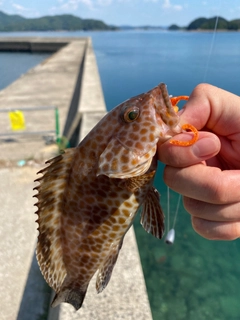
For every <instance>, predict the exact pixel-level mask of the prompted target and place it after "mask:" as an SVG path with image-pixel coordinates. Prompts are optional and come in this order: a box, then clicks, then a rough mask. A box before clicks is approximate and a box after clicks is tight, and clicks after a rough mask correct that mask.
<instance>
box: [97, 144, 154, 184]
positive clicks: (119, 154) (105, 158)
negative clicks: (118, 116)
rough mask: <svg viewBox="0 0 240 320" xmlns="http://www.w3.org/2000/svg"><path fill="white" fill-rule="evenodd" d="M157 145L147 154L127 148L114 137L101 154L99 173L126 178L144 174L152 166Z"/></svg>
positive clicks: (110, 176)
mask: <svg viewBox="0 0 240 320" xmlns="http://www.w3.org/2000/svg"><path fill="white" fill-rule="evenodd" d="M155 153H156V145H155V146H154V147H153V148H151V149H150V150H149V151H148V152H146V153H145V154H143V155H142V154H141V153H137V152H133V151H132V150H131V149H127V148H125V147H124V146H123V145H122V144H121V142H120V141H119V140H118V139H117V138H112V139H111V141H110V142H109V143H108V145H107V147H106V148H105V150H104V151H103V153H102V154H101V156H100V158H99V163H98V172H97V174H98V175H101V174H104V175H106V176H108V177H109V178H120V179H126V178H131V177H136V176H139V175H142V174H144V173H145V172H146V171H147V170H148V169H149V167H150V165H151V162H152V157H153V156H154V155H155Z"/></svg>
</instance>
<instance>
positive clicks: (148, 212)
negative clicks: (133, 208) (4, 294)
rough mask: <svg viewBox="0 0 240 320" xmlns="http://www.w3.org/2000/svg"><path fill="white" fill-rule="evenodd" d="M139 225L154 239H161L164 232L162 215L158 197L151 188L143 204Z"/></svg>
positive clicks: (155, 191) (156, 192) (155, 190)
mask: <svg viewBox="0 0 240 320" xmlns="http://www.w3.org/2000/svg"><path fill="white" fill-rule="evenodd" d="M140 222H141V224H142V226H143V228H144V229H145V230H146V231H147V232H148V233H151V234H152V235H153V236H154V237H156V238H158V239H161V238H162V236H163V232H164V214H163V211H162V208H161V205H160V195H159V193H158V191H157V189H155V188H154V187H151V188H150V190H149V192H148V194H147V196H146V200H145V201H144V203H143V207H142V214H141V221H140Z"/></svg>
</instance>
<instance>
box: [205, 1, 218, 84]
mask: <svg viewBox="0 0 240 320" xmlns="http://www.w3.org/2000/svg"><path fill="white" fill-rule="evenodd" d="M219 7H221V1H220V5H219ZM218 19H219V15H217V16H216V21H215V26H214V29H213V35H212V41H211V45H210V49H209V53H208V59H207V63H206V68H205V74H204V77H203V82H206V79H207V75H208V70H209V63H210V59H211V56H212V51H213V46H214V43H215V37H216V33H217V26H218Z"/></svg>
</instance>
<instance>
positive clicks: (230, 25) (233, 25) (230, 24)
mask: <svg viewBox="0 0 240 320" xmlns="http://www.w3.org/2000/svg"><path fill="white" fill-rule="evenodd" d="M216 19H217V17H213V18H209V19H207V18H198V19H195V20H193V21H192V22H191V23H190V24H189V25H188V26H187V27H179V26H178V25H176V24H173V25H171V26H169V27H168V30H170V31H174V30H186V31H194V30H199V31H201V30H202V31H204V30H213V29H214V27H215V23H216ZM217 30H229V31H237V30H240V19H235V20H231V21H227V20H226V19H224V18H222V17H219V18H218V24H217Z"/></svg>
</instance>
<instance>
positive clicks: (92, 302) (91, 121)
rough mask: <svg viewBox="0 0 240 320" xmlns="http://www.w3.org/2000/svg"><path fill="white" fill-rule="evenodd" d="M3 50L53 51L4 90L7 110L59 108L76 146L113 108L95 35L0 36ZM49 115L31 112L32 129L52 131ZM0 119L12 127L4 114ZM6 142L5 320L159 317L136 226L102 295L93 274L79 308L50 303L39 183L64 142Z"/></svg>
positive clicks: (0, 267) (2, 179)
mask: <svg viewBox="0 0 240 320" xmlns="http://www.w3.org/2000/svg"><path fill="white" fill-rule="evenodd" d="M0 50H5V51H9V50H12V51H16V50H18V51H33V52H34V51H45V52H46V51H48V52H54V53H53V54H51V55H50V57H49V58H48V59H46V60H45V61H43V62H42V63H41V64H39V65H38V66H36V67H35V68H33V69H31V70H29V71H28V72H27V73H26V74H25V75H23V76H22V77H21V78H19V79H17V80H16V81H15V82H13V83H12V84H11V85H10V86H8V87H7V88H5V89H4V90H2V91H0V109H4V108H5V109H9V108H11V109H18V110H21V107H24V108H32V107H41V106H49V105H51V106H55V107H57V108H58V110H59V114H60V128H61V133H62V135H64V136H65V137H66V138H67V139H68V140H69V141H70V142H71V143H72V144H73V143H74V142H77V141H78V140H80V139H82V138H83V137H84V136H85V135H86V134H87V133H88V131H89V130H90V129H91V128H92V127H93V126H94V125H95V124H96V123H97V122H98V121H99V120H100V119H101V117H102V116H103V115H104V114H105V113H106V107H105V102H104V96H103V92H102V88H101V82H100V77H99V74H98V68H97V63H96V59H95V55H94V51H93V48H92V43H91V39H89V38H80V39H78V38H76V39H74V38H64V39H61V38H59V39H49V38H47V39H45V38H42V39H41V38H17V39H4V38H2V39H1V38H0ZM89 113H91V116H89ZM47 118H48V121H46V113H45V112H43V113H42V114H41V112H39V113H38V114H37V115H35V114H34V113H29V116H28V119H27V122H28V123H27V126H28V127H27V130H36V131H44V130H46V131H47V130H48V129H49V126H50V127H51V126H54V120H52V115H50V114H49V116H48V117H47ZM51 121H52V122H51ZM0 125H1V126H0V127H1V128H3V126H4V125H5V126H8V124H4V123H1V120H0ZM6 130H7V128H6ZM0 145H1V153H0V190H1V193H0V199H1V203H2V209H1V211H0V216H1V221H2V223H1V224H0V244H1V249H0V257H1V264H0V281H1V284H2V288H4V290H1V292H0V300H1V302H2V303H1V308H0V320H1V319H3V320H4V319H8V320H16V319H18V320H28V319H29V320H35V319H36V320H37V319H40V318H41V319H48V320H57V319H59V320H68V319H69V320H70V319H73V320H74V319H86V320H88V319H89V320H90V319H91V320H92V319H100V320H101V319H104V320H105V319H146V320H150V319H152V316H151V310H150V306H149V301H148V297H147V293H146V287H145V281H144V277H143V273H142V268H141V263H140V259H139V253H138V248H137V244H136V240H135V235H134V230H133V229H132V228H131V229H130V230H129V232H128V234H127V236H126V238H125V240H124V244H123V248H122V250H121V252H120V256H119V259H118V261H117V264H116V267H115V269H114V271H113V274H112V279H111V281H110V283H109V285H108V287H107V288H106V289H105V290H104V291H103V292H102V293H101V294H99V295H97V294H96V290H95V280H94V279H93V280H92V281H91V283H90V287H89V290H88V292H87V295H86V299H85V301H84V304H83V307H82V308H81V309H80V310H79V311H78V312H75V311H74V310H73V307H72V306H70V305H68V304H61V305H60V306H59V307H57V308H54V309H53V308H50V307H49V305H50V300H51V291H50V290H49V287H48V286H47V285H46V283H45V281H44V280H43V278H42V276H41V274H40V272H39V269H38V266H37V263H36V259H35V256H34V250H35V245H36V239H37V231H36V228H37V224H36V223H35V222H34V220H35V219H36V216H35V215H34V214H33V213H34V211H35V210H34V208H33V204H34V200H33V199H32V195H33V194H34V192H33V191H32V188H33V186H34V184H33V180H34V179H35V178H36V172H37V171H38V170H40V168H42V166H43V161H44V160H47V159H49V158H51V157H52V156H54V155H55V154H57V152H58V148H57V147H56V146H55V145H49V146H47V145H46V143H45V140H44V139H42V137H41V136H29V137H24V136H23V137H21V136H20V137H18V138H15V139H11V140H8V139H7V138H6V139H5V140H4V139H2V140H1V141H0ZM19 160H24V161H26V162H25V165H24V166H23V167H19V166H17V165H16V163H17V161H19Z"/></svg>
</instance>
